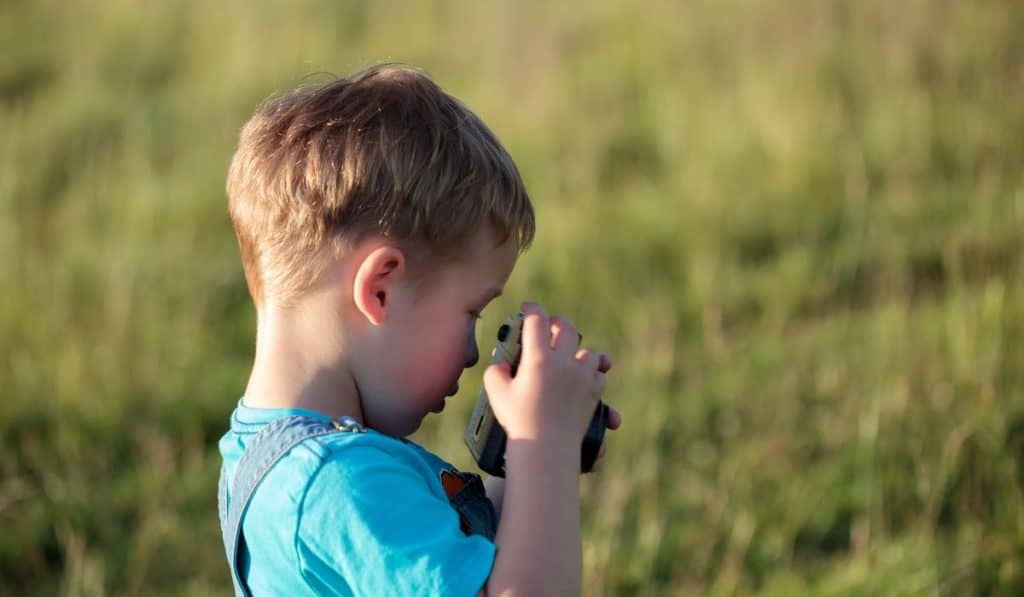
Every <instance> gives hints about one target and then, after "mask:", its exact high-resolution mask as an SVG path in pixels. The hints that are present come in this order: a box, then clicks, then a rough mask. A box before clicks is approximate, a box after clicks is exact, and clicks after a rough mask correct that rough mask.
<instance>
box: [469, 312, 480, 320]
mask: <svg viewBox="0 0 1024 597" xmlns="http://www.w3.org/2000/svg"><path fill="white" fill-rule="evenodd" d="M469 314H470V315H472V316H473V319H481V318H482V317H483V314H482V312H481V311H470V312H469Z"/></svg>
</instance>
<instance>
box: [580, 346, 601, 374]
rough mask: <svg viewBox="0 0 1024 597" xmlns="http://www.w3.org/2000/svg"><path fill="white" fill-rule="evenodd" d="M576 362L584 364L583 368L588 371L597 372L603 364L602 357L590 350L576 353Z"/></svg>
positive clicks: (585, 349) (581, 350) (583, 349)
mask: <svg viewBox="0 0 1024 597" xmlns="http://www.w3.org/2000/svg"><path fill="white" fill-rule="evenodd" d="M576 360H577V361H579V362H580V363H582V364H583V368H584V369H585V370H587V371H593V372H595V373H596V372H597V370H598V369H597V367H598V365H600V364H601V357H600V356H599V355H598V354H597V353H596V352H594V351H593V350H590V349H588V348H581V349H579V350H577V351H576Z"/></svg>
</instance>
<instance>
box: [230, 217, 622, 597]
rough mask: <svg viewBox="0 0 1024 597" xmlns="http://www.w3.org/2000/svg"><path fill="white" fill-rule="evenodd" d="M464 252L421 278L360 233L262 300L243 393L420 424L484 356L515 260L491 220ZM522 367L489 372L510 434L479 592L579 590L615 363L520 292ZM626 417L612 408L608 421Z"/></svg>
mask: <svg viewBox="0 0 1024 597" xmlns="http://www.w3.org/2000/svg"><path fill="white" fill-rule="evenodd" d="M466 253H467V254H466V256H465V258H464V259H462V260H460V261H457V262H445V263H439V264H435V265H434V266H433V267H434V269H432V270H431V275H428V276H427V282H425V283H423V282H421V281H420V280H418V279H415V278H414V277H413V276H412V274H413V273H414V272H412V271H411V270H412V267H413V264H412V263H411V262H410V260H409V258H408V256H407V255H406V253H405V252H404V251H403V250H402V249H401V248H400V247H398V246H396V244H395V243H393V242H392V241H390V240H389V239H387V238H385V237H382V236H371V237H368V238H365V239H363V240H362V241H360V242H359V243H358V244H357V245H356V246H355V247H354V249H353V250H352V251H350V252H348V253H347V254H346V255H345V256H344V257H343V258H341V259H339V260H338V261H337V262H336V263H334V264H333V267H331V269H330V271H329V274H328V275H327V276H325V278H324V281H323V282H322V283H321V284H320V285H318V286H317V287H315V288H313V289H312V290H311V291H309V292H308V293H306V294H305V295H304V296H302V297H301V298H300V299H299V300H297V301H295V302H294V303H293V304H291V305H289V306H287V307H285V306H282V305H280V304H277V303H275V302H274V301H273V300H272V299H270V298H268V300H266V301H264V303H263V305H262V306H261V307H260V309H259V320H258V321H259V323H258V333H257V343H256V359H255V362H254V365H253V370H252V374H251V377H250V379H249V383H248V386H247V388H246V391H245V402H246V405H247V406H250V407H259V408H303V409H309V410H314V411H318V412H321V413H323V414H326V415H328V416H331V417H339V416H343V415H348V416H351V417H353V418H355V419H356V420H357V421H359V422H360V423H363V424H364V425H366V426H368V427H370V428H372V429H375V430H377V431H379V432H381V433H385V434H388V435H391V436H395V437H404V436H407V435H409V434H411V433H412V432H414V431H415V430H416V429H417V428H418V427H419V425H420V423H421V422H422V420H423V418H424V417H425V416H426V415H427V413H429V412H440V410H442V409H443V408H444V403H445V399H446V397H447V396H450V395H454V394H455V391H456V390H457V389H458V378H459V375H460V374H461V373H462V371H463V369H465V368H468V367H472V366H473V365H474V364H476V362H477V361H478V359H479V352H478V349H477V345H476V333H475V331H476V321H477V319H478V318H479V314H480V312H481V311H482V310H483V309H484V307H486V305H487V304H488V303H489V302H490V301H491V300H492V299H493V298H494V297H495V296H497V295H498V294H500V293H501V290H502V288H503V287H504V285H505V282H506V280H507V279H508V277H509V275H510V274H511V272H512V269H513V267H514V265H515V260H516V251H515V248H514V247H513V246H512V245H511V244H510V243H507V242H506V243H504V244H501V245H497V243H496V241H495V237H494V235H493V233H492V232H491V231H490V230H489V229H485V230H481V231H480V232H479V233H478V235H477V238H475V239H473V241H472V242H471V243H470V247H469V248H468V250H467V251H466ZM522 310H523V313H524V314H525V316H526V317H525V319H524V322H523V336H522V357H521V360H520V365H519V369H518V371H517V373H516V376H515V377H514V378H513V377H511V376H510V371H509V366H508V365H507V364H497V365H491V366H490V367H488V368H487V370H486V372H485V374H484V385H485V387H486V389H487V393H488V396H489V397H490V401H491V407H492V410H493V411H494V414H495V417H496V418H497V419H498V421H499V422H500V423H501V424H502V426H503V427H504V428H505V431H506V433H507V435H508V446H507V450H506V477H505V480H501V479H498V478H494V477H492V478H489V479H487V482H486V487H487V494H488V497H489V498H491V500H492V501H493V502H494V505H495V509H496V510H497V511H498V513H499V515H500V516H501V524H500V525H499V528H498V534H497V537H496V538H495V543H496V545H497V547H498V550H497V555H496V556H495V561H494V566H493V568H492V570H491V574H490V577H489V578H488V581H487V585H486V586H485V587H484V589H485V593H495V594H498V593H502V594H504V593H506V592H513V593H520V594H524V595H542V594H553V595H569V594H578V593H579V591H580V576H581V568H582V563H581V554H580V521H579V498H580V496H579V470H580V449H579V447H580V445H581V443H582V441H583V436H584V433H585V431H586V428H587V425H588V424H589V422H590V419H591V416H592V415H593V413H594V409H595V407H596V404H597V401H598V400H600V398H601V396H602V394H603V393H604V389H605V373H607V371H608V370H609V369H610V368H611V365H612V364H611V360H610V359H609V357H608V356H607V355H604V354H600V353H597V352H594V351H591V350H588V349H581V348H580V347H579V345H578V338H579V336H578V334H577V331H576V329H575V328H574V327H573V325H572V324H571V323H570V322H569V321H568V320H566V319H564V318H561V317H551V318H549V317H548V316H547V315H546V314H545V312H544V310H543V309H542V308H541V307H540V306H539V305H537V304H534V303H524V304H523V306H522ZM620 424H621V416H620V415H619V413H617V412H615V411H614V410H612V411H611V414H610V416H609V421H608V427H609V428H610V429H615V428H618V427H619V425H620Z"/></svg>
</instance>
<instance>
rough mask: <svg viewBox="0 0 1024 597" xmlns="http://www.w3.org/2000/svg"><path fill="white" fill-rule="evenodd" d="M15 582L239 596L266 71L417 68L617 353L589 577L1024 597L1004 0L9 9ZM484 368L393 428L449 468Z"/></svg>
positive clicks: (551, 274) (1014, 93) (600, 581)
mask: <svg viewBox="0 0 1024 597" xmlns="http://www.w3.org/2000/svg"><path fill="white" fill-rule="evenodd" d="M0 49H2V52H0V264H2V266H0V448H2V449H0V594H4V595H15V594H17V595H37V594H38V595H53V594H60V595H106V594H116V595H132V594H138V595H158V594H168V595H206V594H228V593H229V592H230V590H231V589H230V579H229V576H228V572H227V565H226V563H225V561H224V555H223V550H222V547H221V540H220V534H219V530H218V523H217V513H216V480H217V474H218V468H219V466H220V457H219V455H218V453H217V449H216V442H217V440H218V438H219V437H220V436H221V434H222V433H223V432H224V431H225V430H226V428H227V424H228V416H229V414H230V412H231V410H232V408H233V407H234V406H235V404H236V402H237V400H238V398H239V397H240V394H241V392H242V391H243V389H244V387H245V382H246V379H247V375H248V370H249V366H250V364H251V358H252V353H253V338H254V331H255V314H254V311H253V309H252V307H251V304H250V301H249V298H248V295H247V292H246V287H245V282H244V280H243V277H242V270H241V266H240V262H239V258H238V253H237V248H236V245H235V238H234V235H233V232H232V229H231V226H230V222H229V220H228V216H227V211H226V199H225V195H224V190H223V189H224V178H225V173H226V170H227V165H228V162H229V160H230V158H231V155H232V153H233V151H234V147H235V144H236V142H237V135H238V131H239V128H240V127H241V126H242V124H243V123H244V122H245V120H246V119H247V118H248V117H249V116H250V115H251V114H252V112H253V110H254V109H255V108H256V106H257V105H258V104H259V103H260V102H261V101H262V100H263V99H265V98H266V97H267V96H269V95H271V94H273V93H276V92H280V91H284V90H288V89H291V88H293V87H295V86H297V85H301V84H306V83H315V82H322V81H325V80H327V79H328V78H330V76H332V75H346V74H349V73H351V72H353V71H355V70H358V69H361V68H363V67H366V66H369V65H371V64H374V63H377V62H382V61H401V62H406V63H410V64H413V65H417V66H420V67H422V68H424V69H425V70H426V71H427V72H429V73H430V74H431V75H432V76H433V77H435V79H436V80H437V81H438V82H439V83H440V84H441V85H442V86H443V87H444V88H445V89H446V90H448V91H449V92H450V93H452V94H454V95H456V96H457V97H459V98H461V99H462V100H464V101H465V102H466V103H467V104H468V105H469V106H470V107H471V108H472V109H474V110H475V111H476V112H477V113H478V114H479V115H480V116H481V117H482V118H483V119H484V120H485V121H486V122H487V123H489V124H490V125H491V127H492V128H493V129H494V130H495V132H496V133H497V135H498V136H499V137H500V138H501V139H502V140H503V142H504V143H505V144H506V146H507V148H508V150H509V151H510V153H511V154H512V156H513V157H514V158H515V159H516V161H517V162H518V164H519V166H520V168H521V170H522V172H523V175H524V177H525V179H526V182H527V184H528V187H529V189H530V191H531V194H532V197H533V199H534V201H535V205H536V209H537V213H538V235H537V240H536V242H535V244H534V246H533V248H532V249H531V250H530V251H529V252H528V253H527V254H526V255H525V256H524V257H523V258H522V259H521V260H520V264H519V266H518V267H517V270H516V272H515V273H514V274H513V276H512V279H511V280H510V282H509V286H508V288H507V290H506V293H505V297H503V298H502V299H500V300H499V301H498V302H497V303H496V304H495V305H492V306H491V307H490V308H489V309H488V312H487V313H486V315H485V318H484V322H483V325H481V326H480V344H481V350H482V351H485V350H489V347H490V345H491V344H492V337H493V332H494V330H495V329H496V327H497V326H498V324H499V323H500V322H501V321H502V320H503V319H504V317H505V316H506V315H507V314H508V313H509V312H511V311H513V310H514V309H516V308H517V306H518V304H519V302H520V301H521V300H523V299H525V298H532V299H536V300H539V301H541V302H542V303H544V304H545V305H546V306H547V308H548V309H549V311H551V312H557V313H562V314H565V315H567V316H569V317H570V318H572V319H573V320H574V321H575V322H576V323H577V325H578V326H579V327H580V328H581V329H582V330H583V332H584V335H585V337H586V340H587V341H588V342H589V343H591V344H592V345H593V346H595V347H598V348H601V349H604V350H606V351H607V352H609V353H610V354H611V355H612V356H613V358H614V360H615V366H614V369H613V370H612V372H611V374H610V376H609V384H610V385H609V389H608V392H607V395H606V399H607V400H608V401H609V402H611V403H613V404H615V405H616V406H617V407H618V408H619V409H620V410H621V411H622V413H623V415H624V419H625V424H624V426H623V428H622V429H621V430H620V431H618V432H615V433H613V434H611V435H610V436H609V446H608V447H609V450H608V454H607V457H606V459H605V461H604V462H603V464H602V468H603V470H602V471H601V472H599V473H598V474H595V475H591V476H588V477H587V478H586V479H584V481H583V482H582V483H583V494H584V504H583V516H584V518H583V521H584V540H583V550H584V568H585V570H584V576H585V581H584V582H585V586H584V592H585V594H587V595H634V594H641V595H676V594H690V593H700V594H708V595H746V594H754V593H759V594H766V595H799V594H814V595H966V594H982V595H984V594H1019V592H1020V591H1021V587H1022V586H1024V351H1022V350H1021V343H1022V341H1024V276H1022V274H1024V255H1022V249H1024V238H1022V231H1024V228H1022V226H1024V174H1022V166H1024V99H1022V98H1024V4H1022V3H1020V2H1015V1H1012V0H1003V1H1000V0H987V1H978V2H949V1H937V0H936V1H923V0H908V1H905V2H884V1H882V0H865V1H863V2H842V1H838V0H824V1H821V2H801V1H797V0H780V1H774V2H749V1H738V0H724V1H715V2H711V1H707V0H695V1H691V2H686V3H669V2H653V3H643V4H637V3H629V2H624V1H622V2H619V1H612V0H595V1H594V2H587V3H573V4H571V5H561V4H557V3H546V2H537V1H531V2H515V3H513V2H498V3H486V5H485V4H484V3H455V2H380V3H369V2H367V3H355V2H332V1H327V0H324V1H319V2H317V1H305V0H303V1H295V0H289V1H287V2H285V1H268V2H262V3H253V4H250V3H243V2H199V1H189V0H170V1H166V2H152V3H145V5H143V4H142V3H137V2H133V1H129V0H95V1H90V2H58V1H55V0H35V1H32V2H28V1H19V0H14V1H6V2H0ZM482 370H483V365H480V366H478V367H477V368H476V369H474V370H472V371H468V372H467V373H466V374H465V376H464V378H463V383H462V390H461V392H460V395H459V397H458V398H457V399H456V400H455V401H454V402H453V403H452V404H450V406H449V408H448V410H447V411H446V413H445V414H444V415H443V416H441V417H437V416H431V417H430V418H429V419H428V420H427V421H426V424H425V425H424V427H423V429H422V430H421V431H420V432H418V433H417V435H416V436H415V439H417V440H419V441H421V442H422V443H424V444H425V445H426V446H428V447H429V448H431V449H433V450H435V451H437V452H439V453H440V454H442V455H444V456H446V457H447V458H448V459H449V460H451V461H452V462H454V463H456V464H457V465H460V466H462V467H466V468H472V467H473V465H472V461H471V460H470V458H469V456H468V453H467V452H466V449H465V447H464V446H463V444H462V431H463V427H464V425H465V421H466V419H467V417H468V415H469V410H470V408H471V405H472V403H473V401H474V400H475V397H476V394H477V391H478V390H479V388H480V375H481V373H482Z"/></svg>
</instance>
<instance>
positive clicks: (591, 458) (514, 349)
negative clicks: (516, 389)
mask: <svg viewBox="0 0 1024 597" xmlns="http://www.w3.org/2000/svg"><path fill="white" fill-rule="evenodd" d="M522 332H523V314H522V313H517V314H516V315H513V316H511V317H509V318H508V319H506V320H505V323H503V324H502V325H501V327H500V328H498V345H497V346H495V348H494V352H493V353H492V354H491V363H500V362H503V361H504V362H507V363H509V364H510V365H511V366H512V375H513V376H515V374H516V368H517V367H518V366H519V356H520V354H521V351H522V344H521V342H520V338H521V336H522ZM607 423H608V406H607V405H606V404H605V403H604V402H598V403H597V409H595V410H594V416H593V418H591V419H590V426H589V427H588V428H587V434H586V435H585V436H584V437H583V446H582V448H581V450H582V452H581V461H580V463H581V469H582V470H581V472H584V473H589V472H590V471H591V470H593V468H594V462H596V461H597V455H598V452H600V450H601V443H602V442H604V430H605V427H606V426H607ZM507 440H508V438H507V436H506V435H505V430H504V429H503V428H502V427H501V425H500V424H499V423H498V420H497V419H495V418H494V412H493V411H491V403H490V400H489V399H488V398H487V389H486V388H483V389H481V390H480V396H479V397H478V398H477V400H476V406H475V407H473V415H472V416H471V417H470V418H469V425H468V426H467V427H466V445H467V446H468V447H469V451H470V453H471V454H473V458H475V459H476V462H477V464H479V465H480V468H481V469H483V470H484V471H487V472H488V473H490V474H492V475H496V476H498V477H504V476H505V443H506V442H507Z"/></svg>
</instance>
